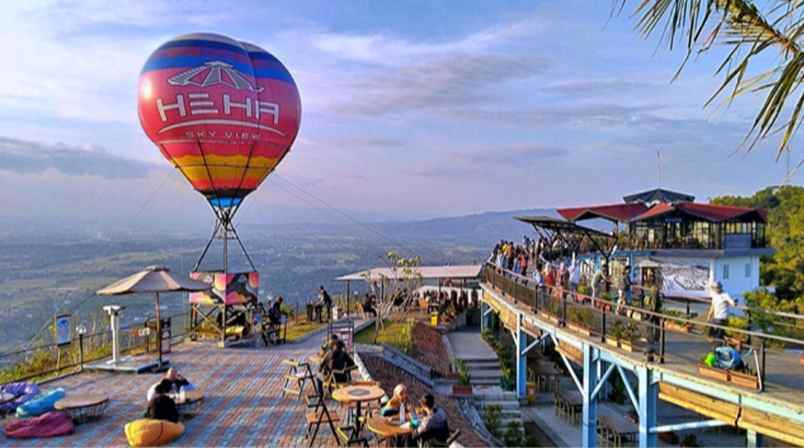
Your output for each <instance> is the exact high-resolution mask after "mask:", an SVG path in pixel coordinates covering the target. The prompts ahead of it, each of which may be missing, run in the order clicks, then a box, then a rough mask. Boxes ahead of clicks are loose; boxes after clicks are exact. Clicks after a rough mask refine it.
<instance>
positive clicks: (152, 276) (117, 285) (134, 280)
mask: <svg viewBox="0 0 804 448" xmlns="http://www.w3.org/2000/svg"><path fill="white" fill-rule="evenodd" d="M211 287H212V285H209V284H207V283H204V282H200V281H198V280H193V279H191V278H189V277H188V278H176V277H174V276H173V275H172V274H171V273H170V269H168V268H166V267H164V266H149V267H147V268H145V269H144V270H142V271H140V272H137V273H136V274H133V275H130V276H128V277H126V278H124V279H121V280H118V281H116V282H114V283H112V284H111V285H109V286H107V287H105V288H103V289H100V290H98V292H97V294H98V295H99V296H122V295H128V294H149V293H150V294H154V295H155V297H156V334H157V345H158V346H159V349H158V350H159V367H162V320H161V318H160V315H159V294H160V293H164V292H197V291H206V290H208V289H210V288H211Z"/></svg>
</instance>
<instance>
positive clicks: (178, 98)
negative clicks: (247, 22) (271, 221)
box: [138, 34, 301, 208]
mask: <svg viewBox="0 0 804 448" xmlns="http://www.w3.org/2000/svg"><path fill="white" fill-rule="evenodd" d="M138 110H139V116H140V123H141V124H142V128H143V129H144V130H145V133H146V134H148V137H149V138H150V139H151V140H152V141H153V142H154V143H155V144H156V145H157V146H158V147H159V149H160V151H161V152H162V155H164V156H165V158H167V159H168V160H169V161H170V162H172V163H173V165H174V166H176V168H178V169H179V170H180V171H181V172H182V174H184V176H185V177H186V178H187V180H189V181H190V183H191V184H192V186H193V188H195V189H196V190H198V191H199V192H200V193H202V194H203V195H204V196H206V198H207V200H209V202H210V204H212V205H213V206H215V207H223V208H228V207H233V206H236V205H239V204H240V202H241V201H242V199H243V198H244V197H245V196H246V195H248V194H249V193H250V192H252V191H254V190H255V189H256V188H257V187H259V185H260V184H261V183H262V181H263V180H265V178H266V177H268V175H269V174H271V172H272V171H273V170H274V168H275V167H276V166H277V164H279V162H280V161H281V160H282V158H283V157H284V156H285V154H286V153H287V152H288V150H290V147H291V145H292V144H293V141H294V140H295V138H296V135H297V134H298V131H299V123H300V119H301V100H300V99H299V90H298V89H297V88H296V83H295V82H294V81H293V77H291V75H290V73H289V72H288V70H287V69H286V68H285V66H284V65H282V63H281V62H279V60H278V59H276V58H275V57H274V56H273V55H271V54H270V53H268V52H267V51H265V50H263V49H262V48H260V47H257V46H256V45H252V44H248V43H245V42H238V41H236V40H233V39H230V38H228V37H226V36H222V35H219V34H188V35H184V36H179V37H176V38H174V39H173V40H170V41H168V42H166V43H165V44H163V45H162V46H160V47H159V48H157V49H156V51H154V52H153V54H151V56H150V57H149V58H148V61H147V62H146V63H145V66H144V67H143V69H142V72H141V73H140V81H139V95H138Z"/></svg>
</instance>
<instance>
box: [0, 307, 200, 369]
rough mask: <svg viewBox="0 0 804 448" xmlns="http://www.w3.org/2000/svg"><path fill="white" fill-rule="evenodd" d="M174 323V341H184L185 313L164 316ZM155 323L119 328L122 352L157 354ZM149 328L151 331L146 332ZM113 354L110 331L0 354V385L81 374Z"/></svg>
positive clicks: (186, 320)
mask: <svg viewBox="0 0 804 448" xmlns="http://www.w3.org/2000/svg"><path fill="white" fill-rule="evenodd" d="M162 320H163V321H167V320H170V322H171V331H172V332H171V342H174V340H177V339H182V338H184V336H185V335H187V334H188V331H189V327H188V325H189V319H188V315H187V314H186V313H181V314H175V315H171V316H167V317H164V318H163V319H162ZM155 324H156V321H155V320H153V319H151V320H148V321H146V322H145V323H142V324H138V325H128V326H125V327H121V328H120V353H121V354H137V353H145V352H151V351H155V350H156V349H157V345H156V344H157V342H156V337H157V335H156V331H154V330H153V329H154V328H155ZM146 328H149V330H148V331H145V329H146ZM111 354H112V332H111V330H104V331H99V332H95V333H91V334H81V333H79V334H78V335H77V338H75V339H74V340H73V341H72V342H71V343H70V344H68V345H58V344H43V345H39V346H35V347H30V348H25V349H22V350H15V351H11V352H6V353H2V354H0V365H3V366H5V367H2V368H0V384H4V383H10V382H15V381H26V380H43V379H49V378H52V377H56V376H60V375H62V374H66V373H74V372H78V371H81V370H82V369H83V368H84V365H85V364H87V363H92V362H95V361H99V360H101V359H104V358H107V357H109V356H111Z"/></svg>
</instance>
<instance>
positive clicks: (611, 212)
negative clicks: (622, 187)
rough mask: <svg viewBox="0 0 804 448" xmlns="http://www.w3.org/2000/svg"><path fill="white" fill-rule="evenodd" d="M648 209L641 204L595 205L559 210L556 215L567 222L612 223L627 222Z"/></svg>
mask: <svg viewBox="0 0 804 448" xmlns="http://www.w3.org/2000/svg"><path fill="white" fill-rule="evenodd" d="M647 210H648V207H647V206H646V205H645V204H643V203H641V202H638V203H633V204H611V205H597V206H592V207H572V208H560V209H558V210H557V211H558V213H559V214H560V215H561V216H563V217H564V218H565V219H566V220H567V221H572V222H575V221H583V220H585V219H595V218H603V219H607V220H609V221H614V222H627V221H630V220H631V219H632V218H634V217H636V216H639V215H640V214H642V213H645V211H647Z"/></svg>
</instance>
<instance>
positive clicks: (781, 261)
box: [711, 186, 804, 300]
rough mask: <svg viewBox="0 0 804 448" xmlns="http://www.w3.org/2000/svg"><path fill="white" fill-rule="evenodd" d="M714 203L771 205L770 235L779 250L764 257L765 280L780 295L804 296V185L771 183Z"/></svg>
mask: <svg viewBox="0 0 804 448" xmlns="http://www.w3.org/2000/svg"><path fill="white" fill-rule="evenodd" d="M711 202H712V203H713V204H720V205H734V206H741V207H761V208H766V209H768V230H767V237H768V242H769V244H770V246H771V247H772V248H773V249H774V250H775V253H774V254H773V255H772V256H771V257H768V258H767V259H766V260H763V261H764V263H763V264H762V272H761V276H762V283H763V284H765V285H773V286H774V287H775V288H776V294H777V296H778V297H779V298H781V299H785V300H795V299H802V300H804V187H799V186H782V187H768V188H765V189H762V190H759V191H757V192H756V193H754V194H753V195H752V196H719V197H716V198H713V199H712V200H711Z"/></svg>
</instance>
